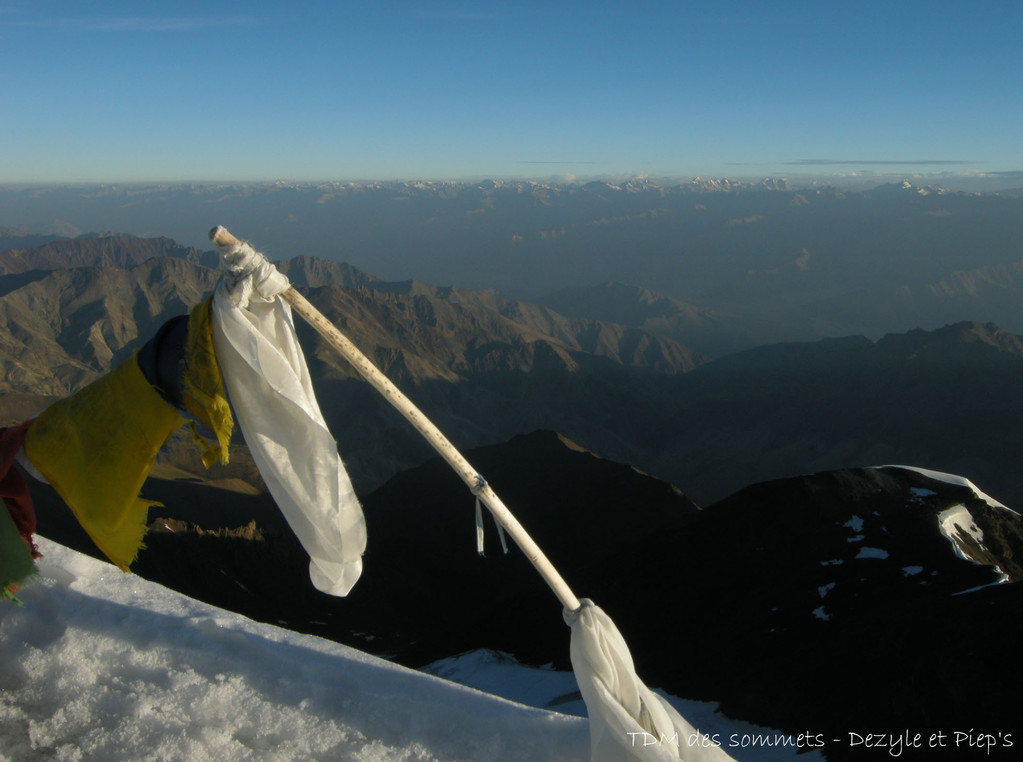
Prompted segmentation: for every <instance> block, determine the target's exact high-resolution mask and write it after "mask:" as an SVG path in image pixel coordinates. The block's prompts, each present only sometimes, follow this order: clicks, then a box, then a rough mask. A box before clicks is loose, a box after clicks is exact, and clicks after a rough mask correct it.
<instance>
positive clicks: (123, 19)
mask: <svg viewBox="0 0 1023 762" xmlns="http://www.w3.org/2000/svg"><path fill="white" fill-rule="evenodd" d="M8 23H9V24H10V26H17V27H32V28H35V29H77V30H81V31H85V32H133V33H137V32H192V31H195V30H199V29H210V28H213V27H217V28H223V27H237V26H254V25H255V24H256V23H257V22H256V20H255V19H254V18H252V17H251V16H230V17H212V18H211V17H200V16H157V17H152V16H107V17H99V18H81V17H64V18H45V19H20V20H16V21H9V22H8Z"/></svg>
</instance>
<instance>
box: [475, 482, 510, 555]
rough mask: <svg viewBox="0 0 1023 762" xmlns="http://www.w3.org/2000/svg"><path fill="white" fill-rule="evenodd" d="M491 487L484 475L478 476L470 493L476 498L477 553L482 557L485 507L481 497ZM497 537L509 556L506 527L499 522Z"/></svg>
mask: <svg viewBox="0 0 1023 762" xmlns="http://www.w3.org/2000/svg"><path fill="white" fill-rule="evenodd" d="M489 486H490V485H489V484H487V480H486V479H484V478H483V475H482V474H476V481H475V483H473V484H471V485H470V486H469V491H470V492H472V494H473V495H475V496H476V552H477V553H479V554H480V555H481V556H482V555H484V553H483V505H482V504H481V503H480V495H481V494H482V492H483V490H485V489H486V488H487V487H489ZM494 523H495V524H497V536H498V537H499V538H500V539H501V549H502V550H503V551H504V552H505V554H506V555H507V553H508V540H507V539H506V538H505V536H504V527H502V526H501V525H500V524H499V523H498V522H497V521H495V522H494Z"/></svg>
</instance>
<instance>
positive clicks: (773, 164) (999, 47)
mask: <svg viewBox="0 0 1023 762" xmlns="http://www.w3.org/2000/svg"><path fill="white" fill-rule="evenodd" d="M1021 39H1023V3H1016V2H1006V1H1005V0H1000V1H999V2H987V1H986V0H971V1H970V2H941V1H940V0H935V1H933V2H913V1H903V2H891V1H890V0H885V2H874V0H860V1H859V2H842V3H837V2H827V1H826V0H816V2H784V1H783V0H778V1H776V2H738V1H734V0H719V1H717V2H681V1H680V2H644V1H643V0H626V1H624V2H599V1H594V2H562V1H560V0H551V1H549V2H533V1H532V0H517V1H516V2H510V1H506V2H502V3H485V2H456V1H454V0H422V2H394V1H388V0H384V1H382V2H365V1H363V2H357V3H356V2H344V1H343V0H339V1H336V2H292V3H285V2H277V3H271V2H215V0H205V1H204V2H144V3H143V2H137V0H136V2H113V1H109V0H90V2H88V3H86V2H80V1H79V2H65V1H51V2H25V1H19V0H0V73H2V88H0V182H26V181H28V182H34V181H44V182H51V181H59V182H74V181H162V180H185V181H190V180H197V181H202V180H273V179H277V178H281V179H287V180H350V179H395V178H404V179H439V178H466V177H467V178H479V177H548V176H554V175H575V176H598V175H622V174H633V173H639V174H646V175H651V176H663V175H670V176H693V175H703V176H763V175H784V174H789V175H792V174H799V173H806V172H815V173H816V172H820V173H832V172H837V173H847V172H871V171H873V172H1014V171H1019V170H1023V141H1021V140H1020V127H1021V125H1023V98H1020V95H1019V94H1020V93H1021V92H1023V44H1021V43H1020V40H1021Z"/></svg>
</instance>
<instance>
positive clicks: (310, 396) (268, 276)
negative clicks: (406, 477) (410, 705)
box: [212, 243, 366, 595]
mask: <svg viewBox="0 0 1023 762" xmlns="http://www.w3.org/2000/svg"><path fill="white" fill-rule="evenodd" d="M224 259H225V260H226V261H227V263H228V265H229V271H228V273H227V274H225V276H224V277H223V278H221V280H220V283H219V284H218V285H217V289H216V291H215V292H214V296H213V321H212V324H213V326H212V327H213V345H214V348H215V349H216V352H217V360H218V362H219V363H220V367H221V371H222V373H223V375H224V383H225V385H226V387H227V391H228V394H229V396H230V399H231V403H232V405H233V407H234V410H235V415H236V417H237V419H238V423H239V425H240V426H241V429H242V433H243V434H244V436H245V441H246V443H247V444H248V446H249V450H250V452H251V453H252V458H253V460H254V461H255V463H256V467H257V468H258V469H259V473H260V474H261V475H262V477H263V480H264V481H265V482H266V486H267V488H268V489H269V490H270V494H271V495H272V496H273V498H274V501H275V502H276V503H277V505H278V507H279V508H280V509H281V512H282V513H283V514H284V517H285V518H286V519H287V521H288V524H289V525H290V526H291V529H292V531H294V533H295V535H296V536H297V537H298V539H299V542H301V543H302V546H303V547H304V548H305V550H306V552H307V553H308V554H309V557H310V561H309V576H310V579H311V580H312V583H313V584H314V585H315V586H316V587H317V589H319V590H322V591H323V592H325V593H329V594H331V595H347V594H348V592H349V591H350V590H351V589H352V587H353V586H354V585H355V583H356V582H357V581H358V579H359V576H360V575H361V573H362V554H363V552H364V550H365V548H366V522H365V518H364V517H363V514H362V507H361V506H360V505H359V501H358V498H357V497H356V495H355V491H354V490H353V488H352V483H351V480H350V479H349V478H348V473H347V472H346V471H345V468H344V464H343V463H342V462H341V458H340V456H339V455H338V452H337V443H336V441H335V440H334V438H333V436H332V435H331V434H330V431H329V430H328V429H327V425H326V423H325V421H324V419H323V415H322V413H321V412H320V408H319V404H318V403H317V401H316V396H315V394H314V393H313V388H312V384H311V383H310V378H309V369H308V367H307V366H306V362H305V356H304V355H303V353H302V349H301V347H300V346H299V344H298V338H297V336H296V334H295V325H294V322H293V319H292V315H291V308H290V307H289V306H288V304H287V303H285V302H284V300H283V299H282V298H281V297H280V294H281V293H283V292H284V291H286V290H287V289H288V288H289V287H290V283H289V282H288V279H287V277H285V276H284V275H282V274H281V273H280V272H278V270H277V268H275V267H274V266H273V265H272V264H270V263H269V262H267V261H266V259H265V258H264V257H263V255H262V254H260V253H259V252H257V251H255V250H254V249H253V248H252V247H251V246H249V245H248V244H246V243H240V244H237V245H234V246H229V247H226V249H225V250H224Z"/></svg>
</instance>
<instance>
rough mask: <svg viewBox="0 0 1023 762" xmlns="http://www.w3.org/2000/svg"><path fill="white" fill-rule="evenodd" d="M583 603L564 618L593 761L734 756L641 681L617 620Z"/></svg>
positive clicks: (698, 760)
mask: <svg viewBox="0 0 1023 762" xmlns="http://www.w3.org/2000/svg"><path fill="white" fill-rule="evenodd" d="M581 603H582V604H583V605H582V606H581V607H580V608H578V609H576V610H575V611H566V612H564V616H565V622H566V624H568V626H569V627H571V628H572V641H571V645H570V654H571V658H572V669H573V671H574V672H575V679H576V682H577V683H578V684H579V691H580V693H582V696H583V701H584V702H586V712H587V714H588V715H589V721H590V760H591V762H678V761H679V760H684V762H729V761H730V760H732V758H731V757H730V756H728V754H726V753H725V751H724V750H723V749H722V748H721V747H720V746H719V745H717V744H714V743H713V742H712V741H711V739H710V738H709V737H708V736H707V735H705V734H703V733H700V732H699V730H698V729H697V728H694V727H693V726H692V725H690V724H689V722H687V721H686V720H685V719H684V718H683V717H682V716H681V715H680V714H679V713H678V712H677V711H676V710H675V709H674V707H672V706H671V704H669V703H668V702H667V701H665V700H664V699H663V698H662V697H661V696H658V695H657V694H656V693H654V692H653V691H652V690H650V689H649V688H647V687H646V685H644V684H643V682H642V681H641V680H640V679H639V676H638V675H637V674H636V669H635V666H634V665H633V661H632V654H631V653H629V647H628V645H627V644H626V642H625V639H624V638H623V637H622V635H621V633H620V632H619V631H618V628H617V627H615V623H614V622H613V621H612V620H611V618H610V617H609V616H608V615H607V614H605V613H604V612H603V610H601V608H600V607H599V606H595V605H594V604H593V602H592V601H589V600H587V599H583V600H582V601H581Z"/></svg>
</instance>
